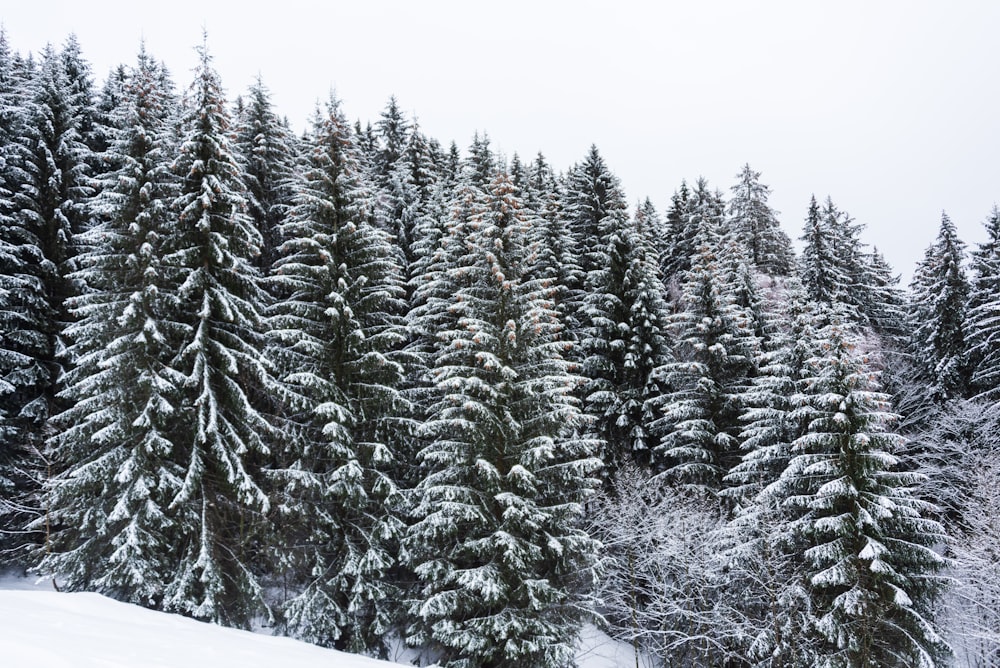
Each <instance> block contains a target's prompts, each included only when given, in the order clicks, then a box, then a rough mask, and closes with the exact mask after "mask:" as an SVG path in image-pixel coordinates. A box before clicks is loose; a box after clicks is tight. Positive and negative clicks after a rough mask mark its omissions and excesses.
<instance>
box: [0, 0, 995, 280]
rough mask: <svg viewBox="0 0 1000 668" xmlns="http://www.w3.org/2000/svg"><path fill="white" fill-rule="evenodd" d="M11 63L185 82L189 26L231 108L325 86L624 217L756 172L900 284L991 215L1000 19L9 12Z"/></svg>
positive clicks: (339, 9) (561, 5)
mask: <svg viewBox="0 0 1000 668" xmlns="http://www.w3.org/2000/svg"><path fill="white" fill-rule="evenodd" d="M0 5H5V6H2V11H0V20H2V22H3V24H4V26H5V28H6V30H7V33H8V38H9V40H10V42H11V43H12V45H13V47H14V48H15V49H16V50H18V51H21V52H22V53H24V52H27V51H34V52H37V51H40V50H41V49H42V48H43V47H44V45H45V44H46V43H47V42H52V43H54V44H61V43H62V42H63V41H64V40H65V38H66V36H67V35H68V34H69V33H71V32H74V33H76V35H77V37H78V39H79V41H80V43H81V45H82V47H83V51H84V55H85V56H86V57H87V58H88V59H89V60H90V62H91V63H92V65H93V66H94V72H95V75H96V77H97V79H98V80H99V81H100V80H103V79H104V77H105V75H106V73H107V72H108V71H109V69H110V68H111V67H112V66H114V65H116V64H118V63H121V62H126V63H132V62H133V61H134V59H135V54H136V52H137V50H138V45H139V42H140V40H142V39H145V41H146V46H147V49H148V50H149V51H150V52H151V53H152V54H153V55H155V56H156V57H158V58H160V59H162V60H164V61H165V62H166V63H167V65H168V66H169V67H170V68H171V70H172V71H173V73H174V78H175V80H176V81H177V83H178V84H179V85H181V86H186V85H187V83H188V81H189V79H190V73H191V69H192V68H193V67H194V65H195V62H196V55H195V52H194V46H195V45H197V44H199V43H200V42H201V33H202V29H203V28H204V29H206V30H207V32H208V43H209V48H210V51H211V53H212V54H213V56H214V58H215V65H216V67H217V69H218V70H219V72H220V74H221V76H222V79H223V83H224V84H225V86H226V88H227V91H228V93H229V94H230V96H231V97H235V95H237V94H239V93H241V92H243V91H244V90H246V88H247V86H249V84H250V83H251V82H252V81H253V80H254V78H255V77H256V76H257V75H258V73H259V74H260V75H261V76H262V78H263V80H264V83H265V84H266V85H267V86H268V87H269V88H270V90H271V92H272V96H273V100H274V103H275V105H276V107H277V110H278V112H279V113H281V114H284V115H286V116H287V117H288V118H289V119H290V121H291V122H292V124H293V126H294V127H295V128H296V129H297V130H301V129H303V128H304V127H305V122H306V119H307V118H308V116H309V114H310V112H311V110H312V109H313V108H314V106H315V103H316V101H317V100H318V99H325V98H326V96H327V94H328V92H329V90H330V89H335V90H336V92H337V95H338V96H339V97H340V98H341V99H342V100H343V101H344V109H345V111H346V113H347V114H348V117H350V118H360V119H362V120H364V121H367V120H372V121H374V120H376V119H377V117H378V114H379V113H380V112H381V110H382V109H383V108H384V107H385V103H386V101H387V100H388V98H389V96H390V95H396V97H397V98H398V100H399V102H400V105H401V106H402V108H403V109H405V110H407V111H408V112H410V113H412V114H414V115H416V116H417V117H418V119H419V122H420V125H421V127H422V129H423V130H424V131H425V132H426V133H427V134H429V135H430V136H433V137H436V138H438V139H439V140H441V141H442V142H443V143H445V144H447V143H448V142H450V141H451V140H455V141H456V142H457V143H458V144H459V146H460V147H462V148H463V149H464V148H465V147H467V146H468V144H469V143H470V141H471V139H472V136H473V133H474V132H476V131H480V132H483V131H485V132H487V133H488V135H489V136H490V138H491V140H492V142H493V146H494V148H495V149H496V150H498V151H500V152H502V153H504V154H505V155H507V156H508V157H510V156H511V155H513V154H514V153H515V152H517V153H519V154H520V155H521V156H522V158H529V157H531V156H534V154H535V153H537V152H538V151H542V152H543V153H544V154H545V155H546V156H547V157H548V158H549V160H550V162H551V163H552V164H553V165H554V166H555V167H556V168H557V169H559V170H563V169H566V168H567V167H569V166H570V165H571V164H572V163H574V162H576V161H577V160H579V159H581V158H582V157H583V156H584V154H585V153H586V151H587V149H588V147H589V146H590V144H592V143H594V144H596V145H597V146H598V148H599V149H600V150H601V152H602V154H603V155H604V157H605V159H606V160H607V162H608V163H609V165H610V167H611V169H612V170H613V171H614V172H615V173H616V174H617V175H618V176H619V177H620V178H621V180H622V183H623V185H624V187H625V190H626V192H627V193H628V196H629V198H630V199H631V200H632V201H633V202H635V201H637V200H638V199H640V198H645V197H647V196H648V197H650V198H652V200H653V202H654V203H655V204H656V205H657V208H659V209H660V210H663V209H664V208H665V207H666V205H667V204H668V203H669V199H670V195H671V194H672V193H673V192H674V190H675V189H676V188H677V187H678V185H679V184H680V182H681V179H687V180H688V181H689V182H692V181H694V180H695V179H696V178H697V177H698V176H699V175H701V176H705V177H706V178H707V179H708V180H709V181H710V183H711V184H712V185H713V186H715V187H719V188H721V189H723V190H725V191H727V192H728V190H729V187H730V186H731V185H732V184H733V181H734V177H735V175H736V173H737V172H738V171H739V169H740V167H741V166H742V165H743V164H744V163H749V164H750V165H751V166H752V167H753V168H754V169H756V170H758V171H760V172H762V180H763V181H764V182H765V183H767V184H768V185H770V186H771V188H772V190H773V194H772V197H771V204H772V205H773V206H774V207H775V208H776V209H778V210H779V211H780V212H781V213H780V219H781V221H782V223H783V224H784V227H785V229H786V231H787V232H788V233H789V234H790V235H791V236H792V237H793V238H795V237H798V236H799V235H800V234H801V227H802V220H803V218H804V217H805V212H806V207H807V204H808V201H809V196H810V194H812V193H816V195H817V197H819V198H823V197H825V196H826V195H830V196H832V197H833V200H834V202H836V203H837V204H838V205H839V206H840V207H841V208H842V209H844V210H847V211H848V212H849V213H851V215H853V216H854V218H855V219H856V220H857V221H858V222H861V223H864V224H866V225H867V226H868V231H867V234H866V237H865V238H866V240H867V241H869V242H870V243H873V244H875V245H877V246H878V247H879V248H880V249H881V250H882V251H883V252H884V253H885V255H886V256H887V258H888V259H889V261H890V263H892V265H893V266H894V267H895V268H896V270H897V271H898V272H900V273H902V274H903V275H904V277H906V278H907V279H908V276H909V275H910V273H911V271H912V268H913V265H914V263H915V262H916V261H917V260H919V259H920V257H922V255H923V250H924V248H926V246H927V245H928V244H929V243H930V242H931V241H932V240H933V237H934V235H935V233H936V230H937V226H938V224H939V222H940V217H941V211H942V209H943V210H946V211H947V212H948V214H949V216H950V217H951V218H952V220H953V221H955V223H956V224H957V225H958V229H959V232H960V233H961V234H962V236H963V238H964V239H965V240H966V242H968V243H969V244H970V245H971V244H973V243H975V242H977V241H979V240H981V239H982V238H983V236H984V235H983V232H982V221H983V220H984V219H985V218H986V216H987V215H988V213H989V211H990V209H991V208H992V207H993V205H994V203H995V202H1000V120H998V119H1000V114H998V111H1000V57H998V54H997V44H998V42H997V40H998V35H1000V2H994V1H991V0H981V1H973V0H953V1H952V2H927V1H923V0H906V1H893V2H888V1H875V2H873V1H864V2H853V1H850V2H849V1H845V0H838V1H837V2H818V1H810V0H788V1H783V2H778V1H774V2H763V1H761V2H746V1H736V0H734V1H727V2H722V1H717V2H713V1H710V0H706V1H701V2H659V3H654V2H649V1H638V0H637V1H633V0H616V1H615V2H613V3H612V2H608V1H607V0H605V1H602V2H591V1H589V0H575V1H573V2H546V1H545V0H533V1H523V0H506V1H504V2H477V1H474V0H465V1H459V0H455V1H445V0H437V1H433V2H429V1H423V0H421V1H417V0H411V1H409V2H407V1H404V0H399V1H389V0H355V1H350V2H347V1H341V0H328V1H326V2H320V1H317V2H305V1H302V0H282V1H280V2H267V3H264V2H253V1H245V2H241V3H230V2H225V3H223V2H211V1H209V0H201V1H199V2H193V1H191V0H171V1H169V2H156V3H147V2H137V1H135V0H133V1H132V2H111V1H99V0H87V1H81V0H76V1H66V2H62V1H60V2H53V1H44V0H36V1H34V2H28V1H24V0H0Z"/></svg>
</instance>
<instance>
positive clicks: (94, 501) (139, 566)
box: [40, 52, 185, 607]
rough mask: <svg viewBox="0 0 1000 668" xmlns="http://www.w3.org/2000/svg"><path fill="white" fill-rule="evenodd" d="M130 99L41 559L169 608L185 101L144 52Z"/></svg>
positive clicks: (91, 273) (95, 250)
mask: <svg viewBox="0 0 1000 668" xmlns="http://www.w3.org/2000/svg"><path fill="white" fill-rule="evenodd" d="M122 96H123V97H122V99H121V101H120V106H119V107H118V108H117V109H116V111H115V113H114V114H113V119H114V122H115V125H116V126H118V127H119V128H120V129H119V130H118V131H116V132H115V133H114V134H113V135H112V136H111V137H110V139H111V140H112V141H111V144H110V146H109V149H108V151H109V154H110V155H112V156H113V161H114V163H115V164H119V165H121V167H120V168H119V169H118V170H117V171H116V172H115V173H113V174H111V175H109V176H108V177H107V179H106V181H105V183H104V184H102V185H103V187H102V193H101V195H100V197H99V199H98V201H97V202H96V205H97V210H98V211H99V213H100V217H101V219H102V221H103V222H102V223H101V224H99V225H98V226H97V227H95V228H94V229H92V230H90V231H89V232H88V233H86V235H85V238H84V240H85V241H87V242H88V243H87V249H88V250H87V251H86V252H84V253H82V254H81V255H80V256H79V258H78V262H79V266H80V268H79V270H78V271H77V272H75V273H74V274H73V276H72V278H74V279H75V280H77V281H79V282H80V283H81V284H86V285H87V287H88V291H87V292H86V293H84V294H82V295H80V296H77V297H74V298H72V299H70V300H69V302H68V304H69V306H70V307H71V309H72V314H73V315H74V316H75V318H76V322H75V323H74V324H73V325H71V326H70V327H68V328H67V329H66V335H67V337H68V338H69V339H70V340H71V341H73V345H72V347H71V348H70V353H71V355H72V358H73V359H74V365H73V368H72V370H70V371H69V373H68V374H67V376H66V379H65V383H66V389H65V390H64V391H63V393H62V395H61V396H62V397H63V398H64V399H65V400H67V404H68V407H67V408H66V410H64V411H63V412H62V413H60V414H59V415H57V416H55V417H54V418H53V420H52V424H53V425H54V426H56V427H57V428H58V429H59V433H58V434H57V435H56V436H55V437H53V438H52V439H51V440H50V443H49V448H50V453H51V457H52V459H53V462H54V464H55V466H56V470H58V471H59V474H58V475H57V476H56V477H55V478H54V479H53V481H52V483H51V485H50V493H49V496H48V499H49V504H50V510H49V512H50V515H51V518H52V521H53V522H54V524H55V526H56V527H57V528H58V530H57V531H56V532H55V534H54V536H53V539H52V545H51V551H47V552H46V558H45V559H44V560H43V561H42V564H41V566H40V568H41V569H42V570H44V571H47V572H50V573H53V574H58V575H59V577H60V579H62V580H63V582H64V586H65V587H66V588H68V589H71V590H88V591H100V592H103V593H106V594H109V595H111V596H114V597H115V598H118V599H120V600H125V601H130V602H133V603H139V604H142V605H147V606H153V607H159V606H160V605H162V603H163V596H164V592H165V590H166V588H167V586H168V584H169V583H170V581H171V579H172V576H173V569H174V567H175V563H174V562H175V559H176V558H177V552H176V550H177V545H176V544H175V540H176V538H177V536H178V535H181V531H180V530H179V528H178V527H177V525H176V522H177V516H176V515H175V513H173V512H172V511H171V509H169V508H168V507H169V506H170V504H171V502H172V500H173V498H174V495H175V494H176V493H177V492H178V490H179V487H180V483H181V479H182V475H183V471H184V468H183V464H182V463H181V462H179V461H177V459H176V458H175V454H176V453H175V451H174V445H173V442H172V440H171V439H172V430H173V420H174V419H175V415H176V413H177V411H178V409H179V407H180V403H179V402H180V398H181V388H182V387H183V385H184V382H185V378H184V376H183V375H182V374H180V373H179V372H178V371H177V370H175V369H173V368H171V362H172V361H173V357H174V354H175V352H176V351H175V350H173V349H172V346H174V345H176V343H177V341H178V337H179V336H180V335H181V334H182V333H183V327H182V326H181V325H180V324H179V323H176V322H169V321H165V320H164V315H165V314H167V313H170V312H171V311H172V310H176V308H177V304H176V302H175V301H174V300H175V299H176V296H175V295H171V294H170V293H169V292H165V291H164V288H165V287H166V286H165V283H164V277H163V267H162V262H161V251H162V248H163V241H164V238H165V236H166V235H168V234H169V233H170V227H169V211H168V209H169V206H170V203H171V201H172V200H173V198H174V196H175V187H174V185H175V179H174V178H173V177H172V175H171V174H170V173H169V171H168V170H167V164H168V161H167V158H168V157H169V156H170V155H171V153H172V151H173V150H174V148H175V147H174V146H173V145H172V132H171V128H170V120H171V119H172V116H173V113H174V109H173V103H174V100H173V97H172V91H171V90H169V89H164V88H163V87H162V71H161V70H160V68H159V66H157V65H156V63H155V62H154V61H153V60H152V59H151V58H150V57H149V56H148V54H146V53H145V52H141V53H140V54H139V60H138V63H137V66H136V67H135V68H134V69H133V70H131V71H130V72H128V74H127V76H126V78H125V80H124V81H123V82H122Z"/></svg>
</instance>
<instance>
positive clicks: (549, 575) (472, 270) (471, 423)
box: [406, 177, 599, 668]
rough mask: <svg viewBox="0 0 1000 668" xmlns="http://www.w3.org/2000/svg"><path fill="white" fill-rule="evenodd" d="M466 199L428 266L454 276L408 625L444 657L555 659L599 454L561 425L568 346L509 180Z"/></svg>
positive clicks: (513, 661)
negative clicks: (436, 260) (451, 247)
mask: <svg viewBox="0 0 1000 668" xmlns="http://www.w3.org/2000/svg"><path fill="white" fill-rule="evenodd" d="M470 213H471V218H469V219H467V220H466V221H465V222H466V224H465V225H459V226H453V227H452V228H451V230H450V234H451V235H454V236H453V237H452V238H453V240H454V241H455V242H456V243H457V244H458V245H459V246H460V247H461V249H462V250H461V254H460V257H459V258H458V261H457V262H455V263H454V264H452V265H451V266H450V267H448V268H447V269H446V270H445V271H444V272H443V273H442V275H441V276H440V279H439V280H440V281H442V282H447V284H448V285H449V286H451V288H452V289H450V290H449V291H448V292H450V293H451V297H450V298H448V299H442V301H441V302H440V306H439V308H443V309H446V310H447V312H448V314H449V315H448V316H447V320H446V322H447V323H448V324H447V328H445V329H442V330H441V331H440V334H439V343H438V346H437V348H436V352H435V354H434V356H433V367H432V371H431V379H432V382H433V386H434V396H435V398H436V401H435V402H434V403H433V404H432V405H431V407H430V413H429V419H428V420H427V422H426V423H425V424H424V426H423V432H424V435H425V436H426V438H427V439H428V445H427V447H426V448H425V449H424V450H423V451H422V452H421V453H420V457H421V460H422V462H423V464H424V466H425V470H426V475H425V476H424V478H423V480H422V481H421V483H420V485H419V486H418V489H417V495H416V496H415V501H416V505H415V519H416V520H417V522H416V524H415V525H413V526H412V528H411V530H410V532H409V535H408V539H407V542H406V550H407V553H408V554H409V555H410V561H411V564H412V566H413V567H414V569H415V571H416V573H417V575H418V577H419V578H420V591H419V592H418V594H417V599H416V600H415V601H414V602H413V605H412V607H411V614H412V615H413V617H414V619H415V621H414V623H413V624H412V626H411V628H410V632H409V640H410V642H412V643H415V644H417V645H420V646H423V647H425V648H429V649H431V650H432V652H435V653H437V654H438V655H439V657H440V659H441V661H440V663H441V665H443V666H448V667H449V668H459V667H461V668H473V667H474V666H483V665H490V666H496V667H498V668H499V667H506V666H510V667H513V666H521V665H531V666H539V667H540V668H543V667H551V668H556V667H561V666H565V665H567V664H569V663H570V662H571V661H572V656H573V648H572V643H573V639H574V637H575V636H576V633H577V632H578V629H579V624H580V621H581V619H582V618H584V617H585V616H586V615H587V614H588V611H589V609H590V599H589V596H588V594H587V589H588V585H589V580H590V577H591V576H592V574H593V568H594V565H595V561H594V559H595V557H596V547H597V546H596V544H595V543H594V542H593V541H592V540H591V539H590V538H589V537H588V536H587V535H586V533H585V532H584V531H583V530H582V529H581V528H580V524H579V522H580V519H581V516H582V513H583V503H584V502H585V501H586V499H587V498H588V496H589V493H590V492H591V491H592V489H593V487H594V485H595V484H596V481H595V480H593V479H592V476H593V474H594V472H595V471H596V467H597V466H599V463H598V462H597V461H596V460H595V459H593V457H592V455H593V452H594V444H593V443H590V442H588V441H583V440H580V439H579V438H578V437H577V436H576V435H575V434H576V433H577V431H578V430H579V428H580V426H581V423H580V420H581V418H580V414H579V412H578V410H577V408H576V406H575V402H574V400H573V398H572V393H573V390H574V389H575V386H576V385H577V383H578V382H579V381H578V378H577V377H576V376H574V375H573V374H572V373H570V372H569V371H568V367H567V363H566V362H565V361H564V359H563V355H564V354H565V352H566V349H567V348H568V347H571V346H570V345H569V344H567V343H566V342H564V341H563V340H562V338H561V333H560V330H561V327H560V325H559V322H558V319H557V317H556V315H555V312H554V311H553V310H552V305H551V303H550V302H549V301H548V300H547V298H546V297H545V293H546V288H545V287H544V285H543V283H542V282H541V281H540V280H531V279H530V278H528V277H526V276H525V275H524V261H525V257H526V255H527V254H528V253H529V252H530V249H529V248H528V247H527V246H526V233H527V230H526V229H525V219H524V217H523V214H522V206H521V203H520V202H519V201H518V200H517V199H516V198H515V197H514V196H513V186H512V184H511V183H510V181H509V179H508V178H506V177H500V178H498V179H497V180H496V181H495V182H494V184H493V186H492V188H491V194H490V197H489V199H488V200H487V202H486V203H485V206H483V207H476V208H473V209H472V210H471V211H470Z"/></svg>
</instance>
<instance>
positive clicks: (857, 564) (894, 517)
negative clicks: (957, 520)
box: [767, 321, 947, 668]
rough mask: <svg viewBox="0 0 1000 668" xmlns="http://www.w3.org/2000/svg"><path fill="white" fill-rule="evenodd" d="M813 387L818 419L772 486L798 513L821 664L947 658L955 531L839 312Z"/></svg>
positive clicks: (803, 401) (805, 401)
mask: <svg viewBox="0 0 1000 668" xmlns="http://www.w3.org/2000/svg"><path fill="white" fill-rule="evenodd" d="M819 345H820V348H819V351H818V354H817V355H816V356H815V357H814V358H813V359H812V360H811V361H810V368H811V374H810V375H809V377H808V378H807V379H806V384H805V390H804V392H802V393H801V394H799V395H797V396H796V399H795V401H796V403H797V404H798V406H800V407H801V408H800V410H801V411H802V415H803V417H804V418H806V419H808V423H807V424H808V426H807V431H806V433H805V434H804V435H803V436H801V437H800V438H798V439H796V440H795V441H794V442H793V443H792V453H793V457H792V459H791V461H790V462H789V463H788V466H787V468H786V469H785V471H784V472H783V473H782V474H781V477H780V479H779V480H778V481H777V482H776V483H774V484H773V485H771V487H770V488H769V489H768V490H767V493H768V494H769V495H773V496H775V497H776V498H777V499H778V500H779V501H780V502H781V503H783V504H787V506H788V507H789V508H790V509H791V510H792V511H793V512H794V514H795V516H794V518H793V519H791V520H790V522H789V523H788V525H787V526H788V530H789V532H790V533H791V534H792V535H793V536H795V537H798V538H799V539H801V541H803V548H804V550H803V552H802V554H803V556H804V557H805V563H806V567H805V572H804V573H803V575H804V577H805V582H806V583H807V587H808V589H809V591H810V596H811V600H812V606H813V615H814V616H815V618H816V630H817V632H818V635H819V639H820V641H821V643H822V644H821V645H820V647H819V658H818V660H817V665H820V666H858V667H867V666H871V667H872V668H874V667H875V666H899V667H900V668H902V667H904V666H928V667H930V666H936V665H942V664H941V663H939V660H941V659H942V658H943V656H944V655H945V654H946V652H947V646H946V645H945V643H944V642H943V641H942V639H941V638H940V637H939V636H938V634H937V632H936V630H935V628H934V626H933V624H932V620H931V613H932V610H933V602H934V597H935V595H936V593H937V592H938V591H939V590H940V588H941V586H942V584H943V583H942V581H941V580H940V579H939V578H937V577H936V576H935V573H936V572H937V571H938V570H939V569H940V568H941V567H942V565H943V560H942V558H941V557H940V556H939V555H938V554H936V553H935V552H934V550H933V549H932V547H933V546H934V545H937V544H939V543H941V542H942V540H944V531H943V529H942V527H941V526H940V525H939V524H938V523H937V522H936V521H934V520H931V519H928V517H927V515H928V514H929V513H930V512H931V511H932V510H933V508H932V507H930V506H929V504H926V503H923V502H921V501H919V500H918V499H917V498H916V497H915V495H914V494H913V490H912V488H913V486H914V485H915V484H916V483H917V482H918V481H919V476H917V475H916V474H912V473H907V472H905V471H903V470H901V463H900V461H899V459H898V458H897V456H896V453H898V452H899V451H900V449H901V447H902V443H903V439H902V437H900V436H898V435H896V434H894V433H892V432H891V431H890V428H891V426H892V424H893V422H895V420H896V416H894V415H892V414H891V413H889V412H888V411H889V405H890V404H889V397H888V396H887V395H885V394H882V393H881V392H879V388H878V385H877V380H876V374H875V373H874V372H873V371H872V369H871V366H870V364H869V363H868V362H867V361H866V359H865V357H864V356H862V354H861V353H859V352H858V350H857V344H856V342H855V341H854V340H852V338H851V337H850V335H849V334H848V333H847V332H846V331H845V330H844V327H843V325H842V324H841V323H839V322H837V321H834V322H833V323H831V324H830V325H828V326H826V327H824V328H823V329H822V330H821V331H820V332H819Z"/></svg>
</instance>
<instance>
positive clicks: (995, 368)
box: [965, 206, 1000, 402]
mask: <svg viewBox="0 0 1000 668" xmlns="http://www.w3.org/2000/svg"><path fill="white" fill-rule="evenodd" d="M985 227H986V240H985V241H983V242H982V243H980V244H979V245H978V246H977V248H976V250H975V251H973V253H972V280H971V282H970V286H969V303H968V320H967V322H966V325H965V327H966V330H965V331H966V333H967V336H966V342H967V346H968V353H969V366H970V368H971V369H972V377H971V379H970V382H971V387H972V390H973V392H974V393H975V394H977V395H980V396H982V397H983V398H984V399H987V400H989V401H991V402H995V401H997V400H998V399H1000V394H998V390H1000V208H998V207H996V206H994V207H993V211H992V212H990V215H989V217H988V218H987V219H986V223H985Z"/></svg>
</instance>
